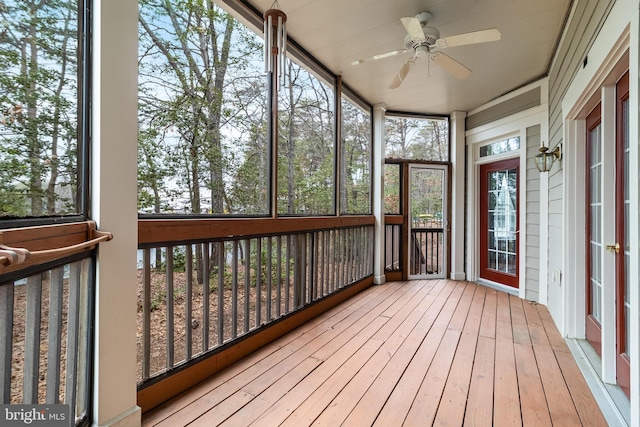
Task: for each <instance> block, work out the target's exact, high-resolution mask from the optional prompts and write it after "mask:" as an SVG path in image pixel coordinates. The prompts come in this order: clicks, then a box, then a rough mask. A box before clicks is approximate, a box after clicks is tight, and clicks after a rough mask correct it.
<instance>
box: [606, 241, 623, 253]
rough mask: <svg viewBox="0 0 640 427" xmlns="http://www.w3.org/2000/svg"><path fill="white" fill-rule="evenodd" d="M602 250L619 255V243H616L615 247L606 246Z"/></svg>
mask: <svg viewBox="0 0 640 427" xmlns="http://www.w3.org/2000/svg"><path fill="white" fill-rule="evenodd" d="M604 248H605V249H606V250H608V251H609V252H615V253H617V254H619V253H620V243H616V244H615V245H607V246H605V247H604Z"/></svg>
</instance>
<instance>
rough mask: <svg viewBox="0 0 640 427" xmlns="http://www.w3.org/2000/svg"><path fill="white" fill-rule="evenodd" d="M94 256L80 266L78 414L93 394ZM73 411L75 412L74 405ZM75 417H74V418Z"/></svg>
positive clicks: (84, 410)
mask: <svg viewBox="0 0 640 427" xmlns="http://www.w3.org/2000/svg"><path fill="white" fill-rule="evenodd" d="M94 268H95V267H94V261H93V258H85V259H83V260H82V261H81V268H80V304H79V307H80V317H79V323H78V325H79V327H78V337H79V342H78V380H77V390H78V391H77V398H76V401H75V402H76V403H77V408H76V410H77V414H85V413H87V412H88V410H89V404H90V400H89V396H91V386H92V378H93V377H92V375H91V371H90V369H89V367H90V366H91V358H92V356H93V355H92V353H91V342H92V338H93V336H92V325H93V317H94V313H93V301H95V299H94V294H93V290H94V288H95V270H94ZM71 406H72V412H73V405H71ZM72 419H74V418H72Z"/></svg>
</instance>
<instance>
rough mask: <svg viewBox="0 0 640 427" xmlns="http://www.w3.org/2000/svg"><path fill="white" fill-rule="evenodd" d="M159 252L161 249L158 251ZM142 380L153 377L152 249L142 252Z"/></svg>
mask: <svg viewBox="0 0 640 427" xmlns="http://www.w3.org/2000/svg"><path fill="white" fill-rule="evenodd" d="M156 250H159V249H156ZM142 282H143V284H142V286H143V288H142V379H143V380H145V379H147V378H149V377H150V376H151V249H149V248H147V249H143V250H142Z"/></svg>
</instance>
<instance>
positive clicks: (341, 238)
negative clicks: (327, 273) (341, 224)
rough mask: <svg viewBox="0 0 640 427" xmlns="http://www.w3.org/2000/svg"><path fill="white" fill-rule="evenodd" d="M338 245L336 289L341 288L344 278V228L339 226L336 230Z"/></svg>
mask: <svg viewBox="0 0 640 427" xmlns="http://www.w3.org/2000/svg"><path fill="white" fill-rule="evenodd" d="M338 235H339V238H338V245H339V248H340V278H339V279H338V289H340V288H342V287H343V286H344V278H345V263H346V262H345V261H346V256H345V250H346V245H345V230H344V228H341V229H340V230H338Z"/></svg>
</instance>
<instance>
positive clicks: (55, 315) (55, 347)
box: [46, 267, 64, 404]
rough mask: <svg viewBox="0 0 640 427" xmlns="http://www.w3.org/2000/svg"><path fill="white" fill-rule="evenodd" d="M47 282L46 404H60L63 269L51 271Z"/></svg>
mask: <svg viewBox="0 0 640 427" xmlns="http://www.w3.org/2000/svg"><path fill="white" fill-rule="evenodd" d="M50 277H51V278H50V281H49V333H48V340H49V343H48V345H49V348H48V350H47V382H46V384H47V393H46V403H49V404H58V403H60V365H61V357H60V356H61V354H60V353H61V351H62V295H63V286H64V283H63V281H64V267H58V268H56V269H54V270H52V271H51V276H50Z"/></svg>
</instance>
